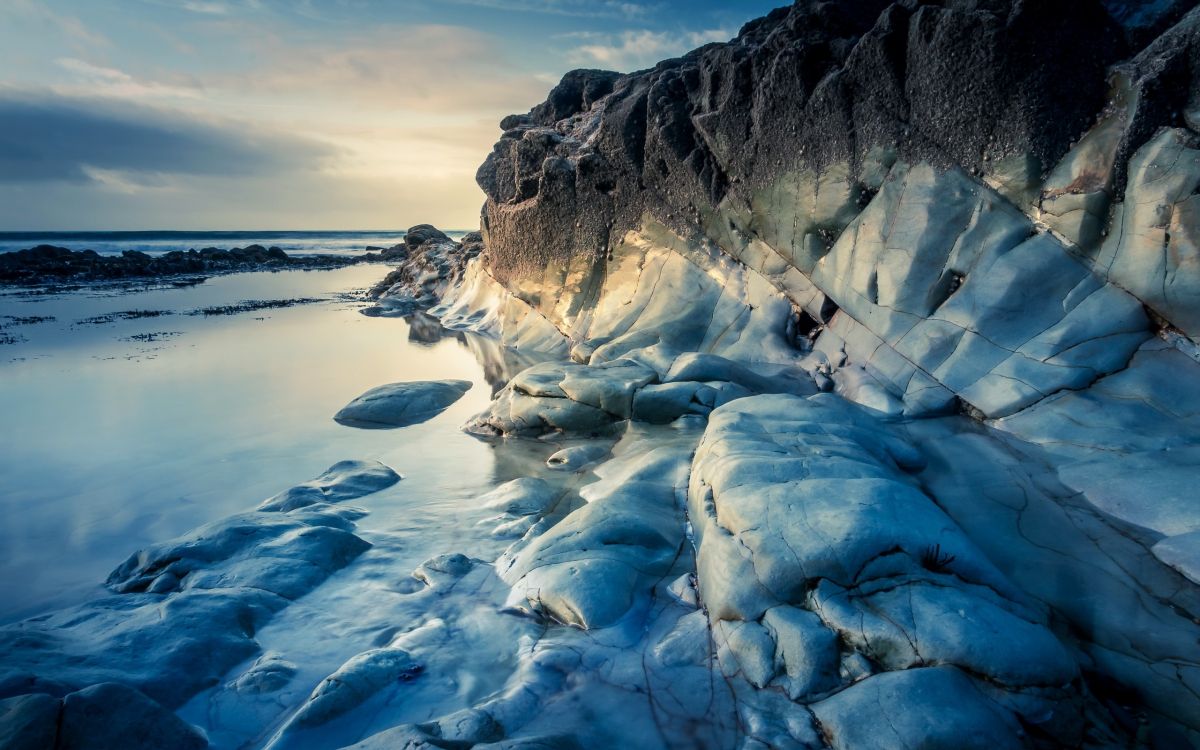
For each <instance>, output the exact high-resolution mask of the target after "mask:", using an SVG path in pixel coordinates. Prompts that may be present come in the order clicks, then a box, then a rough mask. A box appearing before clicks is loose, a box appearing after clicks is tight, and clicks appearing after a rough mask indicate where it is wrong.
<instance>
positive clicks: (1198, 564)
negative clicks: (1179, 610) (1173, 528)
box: [1150, 531, 1200, 584]
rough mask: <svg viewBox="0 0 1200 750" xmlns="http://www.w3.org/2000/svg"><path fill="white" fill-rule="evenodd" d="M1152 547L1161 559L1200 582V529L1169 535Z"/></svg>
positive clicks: (1189, 578) (1192, 580) (1191, 579)
mask: <svg viewBox="0 0 1200 750" xmlns="http://www.w3.org/2000/svg"><path fill="white" fill-rule="evenodd" d="M1150 549H1151V551H1152V552H1153V553H1154V556H1155V557H1157V558H1158V559H1159V560H1162V561H1163V562H1165V563H1166V564H1167V565H1170V566H1171V567H1172V568H1174V569H1175V570H1178V571H1179V572H1180V573H1182V574H1183V575H1184V576H1186V577H1187V579H1188V580H1189V581H1191V582H1192V583H1197V584H1200V531H1191V532H1188V533H1186V534H1178V535H1176V536H1172V537H1167V538H1166V539H1163V540H1162V541H1160V542H1158V543H1157V544H1155V545H1154V546H1153V547H1151V548H1150Z"/></svg>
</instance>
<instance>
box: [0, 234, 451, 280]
mask: <svg viewBox="0 0 1200 750" xmlns="http://www.w3.org/2000/svg"><path fill="white" fill-rule="evenodd" d="M435 231H436V230H435ZM447 239H448V238H447ZM398 247H404V246H403V245H400V246H398ZM405 252H407V249H406V250H405ZM386 253H387V251H384V255H383V256H381V255H369V254H368V255H362V256H357V257H350V256H337V255H315V256H305V257H296V258H293V257H289V256H288V254H287V253H285V252H284V251H283V250H281V249H280V248H278V247H271V248H265V247H263V246H262V245H250V246H249V247H235V248H232V249H230V250H224V249H221V248H217V247H206V248H203V249H201V250H199V251H197V250H188V251H187V252H183V251H182V250H172V251H170V252H167V253H163V254H162V255H159V256H153V255H149V254H147V253H144V252H141V251H139V250H125V251H123V252H122V253H121V254H120V255H100V254H99V253H97V252H95V251H94V250H69V249H67V248H65V247H55V246H52V245H38V246H37V247H32V248H29V249H28V250H16V251H13V252H7V253H0V284H6V283H7V284H45V283H48V282H55V281H62V280H65V279H70V280H73V281H99V280H112V279H138V278H158V277H164V276H175V275H180V274H196V273H203V274H217V273H232V272H236V271H247V270H252V269H254V268H258V267H263V266H269V267H272V268H277V267H279V266H286V267H295V268H339V267H341V266H346V265H351V264H354V263H361V262H370V261H378V260H381V259H384V258H385V257H386Z"/></svg>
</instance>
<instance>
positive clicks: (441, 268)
mask: <svg viewBox="0 0 1200 750" xmlns="http://www.w3.org/2000/svg"><path fill="white" fill-rule="evenodd" d="M482 251H483V236H482V235H481V234H480V233H479V232H470V233H468V234H467V235H465V236H464V237H463V238H462V242H455V241H454V240H453V239H451V238H450V237H449V236H448V235H446V234H445V233H444V232H442V231H441V230H439V229H437V228H436V227H433V226H431V225H429V224H418V225H416V226H414V227H411V228H409V230H408V232H407V233H406V234H405V235H404V245H401V246H397V247H395V248H392V249H391V250H389V251H388V252H387V253H385V254H384V259H385V260H400V261H401V264H400V266H399V267H397V268H396V269H395V270H393V271H392V272H390V273H389V274H388V275H387V276H385V277H384V278H383V280H382V281H380V282H379V283H378V284H376V285H375V286H374V287H372V288H371V290H370V291H369V292H368V296H369V297H370V298H371V299H376V300H380V307H377V308H370V309H369V311H368V314H371V315H379V314H383V313H387V314H389V315H408V314H410V313H413V312H416V311H418V310H424V309H427V308H429V307H432V306H433V305H435V304H437V302H438V300H440V299H441V296H442V293H443V292H444V291H445V290H446V288H447V287H448V286H450V285H452V284H455V283H457V282H458V281H459V280H461V279H462V275H463V271H464V270H465V269H466V265H467V261H469V260H471V259H472V258H474V257H476V256H478V255H479V254H480V252H482Z"/></svg>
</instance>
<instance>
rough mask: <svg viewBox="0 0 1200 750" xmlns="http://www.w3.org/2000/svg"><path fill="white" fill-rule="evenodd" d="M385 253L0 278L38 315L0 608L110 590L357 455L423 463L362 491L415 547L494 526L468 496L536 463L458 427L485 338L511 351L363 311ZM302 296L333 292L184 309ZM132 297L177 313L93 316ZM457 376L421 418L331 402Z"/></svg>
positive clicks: (6, 301)
mask: <svg viewBox="0 0 1200 750" xmlns="http://www.w3.org/2000/svg"><path fill="white" fill-rule="evenodd" d="M386 270H387V267H386V266H381V265H366V266H353V267H348V268H344V269H340V270H336V271H320V272H304V271H285V272H278V273H249V274H237V275H231V276H224V277H218V278H214V279H210V280H208V281H206V282H205V283H203V284H200V285H198V286H195V287H191V288H185V289H148V290H144V291H138V292H134V293H124V294H102V293H95V292H86V291H85V292H77V293H73V294H68V295H58V296H48V297H30V296H23V295H21V294H18V293H13V292H8V293H0V316H15V317H16V318H22V319H25V320H23V321H22V320H14V318H13V317H8V318H5V317H0V326H4V328H3V329H2V330H0V334H4V335H7V336H8V337H9V338H10V339H11V340H12V341H13V342H14V343H8V344H4V345H0V414H2V415H3V425H4V427H3V431H2V432H0V477H3V481H4V491H3V492H0V513H2V514H3V517H4V519H5V520H4V523H3V524H0V621H9V620H13V619H17V618H20V617H24V616H29V615H32V614H35V613H38V612H41V611H44V610H46V609H49V608H52V607H57V606H62V605H67V604H72V603H76V602H79V601H82V600H84V599H86V598H89V597H92V596H97V595H100V594H102V593H105V592H104V591H103V590H102V589H101V588H100V585H99V584H101V583H102V582H103V580H104V578H105V577H106V576H107V574H108V572H109V571H110V570H111V569H112V568H113V567H114V566H115V565H117V564H118V563H119V562H120V561H121V560H123V559H124V558H125V557H126V556H127V555H129V554H130V553H131V552H133V551H134V550H136V549H138V548H139V547H142V546H145V545H147V544H151V543H154V542H159V541H162V540H165V539H168V538H170V537H174V536H177V535H179V534H182V533H184V532H186V531H188V530H190V529H192V528H194V527H195V526H197V525H199V524H202V523H205V522H208V521H211V520H215V519H218V518H221V517H223V516H226V515H229V514H231V513H237V512H242V511H245V510H250V509H252V508H253V507H254V506H255V505H257V504H258V502H260V501H261V500H262V499H264V498H266V497H269V496H271V495H273V494H275V493H277V492H279V491H281V490H283V489H286V488H287V487H290V486H292V485H294V484H297V483H299V482H302V481H305V480H307V479H309V478H312V477H314V476H316V475H317V474H319V473H321V472H322V471H324V470H325V469H326V468H327V467H329V466H330V465H331V464H333V463H335V462H337V461H340V460H342V459H348V458H356V459H378V460H381V461H383V462H384V463H387V464H388V465H390V466H392V467H393V468H395V469H396V470H397V471H399V472H400V473H401V474H403V475H405V479H404V481H402V482H400V483H399V484H398V485H396V486H395V488H393V489H392V490H389V491H386V492H384V493H379V495H378V496H372V497H370V498H365V499H364V500H362V501H359V502H356V503H355V504H356V505H361V506H363V507H367V508H368V509H369V510H371V515H370V516H368V517H367V518H366V519H364V520H363V521H362V522H360V528H364V529H366V530H368V531H370V530H371V529H377V530H386V532H387V533H389V534H392V533H394V532H395V531H396V529H398V528H405V529H408V530H409V531H408V532H406V533H410V534H411V535H416V536H419V537H420V538H421V541H420V544H416V543H415V542H414V543H412V544H409V543H407V542H406V545H407V546H412V547H414V549H413V553H414V555H415V554H417V553H420V552H424V550H423V549H417V548H416V547H428V548H429V549H430V550H432V551H433V552H437V551H439V548H440V549H441V551H447V550H454V549H456V548H459V547H461V545H462V543H463V542H461V541H459V540H458V539H457V538H456V535H465V536H463V537H462V538H463V539H464V540H465V539H467V538H471V539H474V538H476V536H477V533H478V532H476V531H475V530H474V529H473V528H472V526H473V524H474V522H475V520H471V521H470V522H469V523H467V522H463V523H459V522H458V520H457V515H456V514H459V513H460V512H467V511H468V510H470V511H472V512H473V508H472V506H471V505H470V501H471V499H473V498H475V497H477V496H478V495H479V494H481V493H482V492H484V491H486V490H487V489H489V488H490V487H491V486H493V485H494V484H495V482H497V481H499V480H501V479H507V478H509V476H513V475H516V474H518V473H520V472H521V471H522V469H520V468H516V467H515V465H513V466H510V468H505V466H509V465H510V464H512V462H513V461H514V460H515V461H517V463H519V462H520V457H519V456H518V457H517V458H515V459H514V458H513V457H512V456H509V457H508V458H497V454H496V449H495V448H493V447H491V446H489V445H488V444H486V443H482V442H479V441H477V440H475V439H473V438H471V437H469V436H467V435H465V434H464V433H462V432H461V431H460V430H459V429H458V428H459V425H461V424H462V423H463V422H464V421H466V420H467V419H468V418H469V417H470V416H471V415H473V414H475V413H477V412H478V411H481V410H482V409H483V408H484V407H485V406H486V405H487V402H488V399H489V396H490V392H491V391H490V388H489V386H488V384H487V383H486V382H485V379H484V376H483V373H484V368H483V367H482V366H481V364H480V359H479V358H482V359H484V360H485V361H489V362H490V366H489V369H490V370H491V371H492V372H493V373H494V372H495V371H496V370H497V365H496V360H499V359H502V358H500V357H498V356H497V355H496V354H495V352H489V349H488V342H486V341H480V340H473V339H464V338H461V337H457V338H456V337H442V338H440V339H439V338H438V331H439V330H440V329H439V328H438V327H436V326H432V327H431V326H429V325H428V324H426V325H424V326H417V327H410V325H409V324H408V323H406V322H405V321H403V320H399V319H387V318H371V317H367V316H364V315H362V314H360V313H359V309H360V308H361V307H362V306H363V303H362V302H360V301H358V299H357V298H354V297H351V296H348V295H350V293H353V292H355V291H356V290H361V289H363V288H365V287H368V286H370V285H371V284H372V283H374V282H375V281H377V280H378V278H379V277H381V276H382V275H383V274H384V273H385V272H386ZM295 297H308V298H320V299H321V300H322V301H320V302H317V303H313V304H305V305H298V306H294V307H288V308H283V309H270V310H261V311H256V312H246V313H242V314H238V315H231V316H212V317H204V316H200V315H188V314H186V313H187V312H188V311H191V310H195V309H198V308H202V307H208V306H213V305H225V304H233V303H237V302H239V301H242V300H248V299H255V300H264V299H283V298H295ZM134 310H138V311H145V310H152V311H162V312H163V313H164V314H162V315H158V316H155V317H133V318H131V319H125V318H123V317H121V316H117V317H115V318H112V319H111V322H95V321H107V320H109V317H107V316H109V314H112V313H119V312H124V311H134ZM35 317H41V318H49V319H47V320H42V321H40V322H32V321H31V320H30V319H32V318H35ZM88 319H92V322H85V321H88ZM414 339H417V340H414ZM420 339H423V340H424V341H422V340H420ZM477 356H478V357H479V358H477ZM500 369H501V370H502V369H503V368H502V367H501V368H500ZM441 378H463V379H469V380H472V381H473V382H474V383H475V387H474V388H473V389H472V390H471V391H469V392H468V393H467V395H466V396H465V397H464V398H463V399H462V400H461V401H459V402H458V403H457V404H455V405H454V406H452V407H451V408H450V409H448V410H447V411H446V412H444V413H443V414H442V415H440V416H439V417H437V418H435V419H433V420H431V421H429V422H427V423H425V424H423V425H418V426H414V427H409V428H404V429H401V430H392V431H388V430H381V431H373V430H356V429H353V428H350V427H344V426H341V425H339V424H337V423H335V422H334V421H333V420H332V419H331V416H332V415H333V414H334V413H335V412H336V411H337V410H338V409H339V408H341V407H342V406H344V405H345V403H346V402H348V401H349V400H351V399H352V398H354V397H356V396H357V395H359V394H360V393H362V392H363V391H365V390H367V389H369V388H372V387H374V386H377V385H381V384H383V383H389V382H396V381H401V380H419V379H441ZM494 379H495V378H494V377H493V380H494ZM541 458H544V457H541V456H535V457H534V459H535V460H540V459H541ZM433 517H437V523H436V524H434V525H433V526H432V527H431V519H432V518H433ZM431 528H432V529H433V531H432V532H431V531H430V529H431ZM402 546H404V545H402ZM417 561H418V562H419V559H418V560H417ZM406 564H407V563H406ZM409 569H411V567H410V568H409Z"/></svg>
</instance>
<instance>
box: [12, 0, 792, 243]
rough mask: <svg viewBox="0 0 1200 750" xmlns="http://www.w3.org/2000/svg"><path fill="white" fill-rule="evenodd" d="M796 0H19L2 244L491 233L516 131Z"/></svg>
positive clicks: (720, 38) (14, 6) (16, 3)
mask: <svg viewBox="0 0 1200 750" xmlns="http://www.w3.org/2000/svg"><path fill="white" fill-rule="evenodd" d="M785 3H786V0H725V1H722V0H290V1H286V0H0V59H2V60H3V65H2V66H0V231H37V230H136V229H151V230H152V229H183V230H205V229H211V230H217V229H225V230H239V229H243V230H250V229H397V228H404V227H407V226H409V225H410V224H416V223H425V222H428V223H433V224H436V225H438V226H442V227H446V228H453V229H472V228H475V227H477V226H478V224H479V209H480V206H481V205H482V203H483V199H484V196H483V193H482V192H481V191H480V190H479V188H478V187H477V186H476V185H475V179H474V175H475V170H476V169H477V168H478V166H479V164H480V163H481V162H482V161H483V159H484V158H485V157H486V156H487V154H488V152H489V151H490V150H491V146H492V144H493V143H494V142H495V141H496V139H497V138H498V137H499V135H500V130H499V127H498V123H499V121H500V119H501V118H502V117H503V116H504V115H506V114H509V113H512V112H525V111H527V110H528V109H529V108H530V107H531V106H533V105H534V104H537V103H538V102H540V101H542V100H543V99H544V98H545V96H546V93H547V92H548V91H549V89H550V88H551V87H552V86H553V85H554V84H555V83H556V82H557V81H558V79H559V78H560V77H561V76H562V74H563V73H565V72H566V71H568V70H571V69H573V68H580V67H590V68H606V69H609V70H618V71H622V72H626V71H631V70H638V69H641V68H645V67H649V66H651V65H653V64H654V63H655V62H657V61H658V60H660V59H664V58H668V57H674V56H678V55H679V54H681V53H683V52H686V51H687V50H690V49H693V48H695V47H697V46H700V45H702V44H705V43H708V42H712V41H724V40H727V39H729V38H731V37H733V36H734V35H735V34H736V33H737V30H738V29H739V28H740V27H741V25H742V24H743V23H745V22H746V21H748V20H750V19H752V18H755V17H758V16H760V15H763V14H764V13H766V12H768V11H769V10H770V9H771V8H772V7H775V6H776V5H780V4H785Z"/></svg>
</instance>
